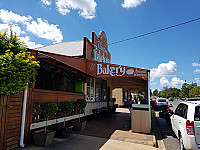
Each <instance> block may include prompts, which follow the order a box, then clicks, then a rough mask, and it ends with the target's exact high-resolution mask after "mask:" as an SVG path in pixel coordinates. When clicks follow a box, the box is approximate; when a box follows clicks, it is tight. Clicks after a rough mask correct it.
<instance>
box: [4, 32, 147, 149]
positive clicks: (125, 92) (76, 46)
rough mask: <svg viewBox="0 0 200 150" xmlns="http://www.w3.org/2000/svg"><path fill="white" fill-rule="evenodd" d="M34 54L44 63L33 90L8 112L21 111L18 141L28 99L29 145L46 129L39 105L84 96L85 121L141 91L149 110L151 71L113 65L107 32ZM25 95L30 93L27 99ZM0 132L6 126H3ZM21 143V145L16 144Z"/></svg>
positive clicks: (26, 130)
mask: <svg viewBox="0 0 200 150" xmlns="http://www.w3.org/2000/svg"><path fill="white" fill-rule="evenodd" d="M30 51H31V55H33V56H35V57H36V59H37V60H38V61H39V62H40V68H39V69H38V70H37V73H38V75H37V76H36V81H35V83H34V87H33V88H32V89H28V91H27V92H23V93H22V94H19V95H18V96H15V100H16V97H17V98H18V103H17V105H16V106H15V104H14V102H13V101H14V98H13V97H10V98H9V101H8V103H9V104H11V105H12V106H13V107H12V108H11V109H10V110H9V111H10V112H13V111H14V110H15V109H17V108H20V111H19V113H18V114H19V116H18V119H17V120H15V122H16V125H15V127H13V128H12V131H13V132H16V133H15V136H16V140H17V139H19V137H20V134H21V133H20V130H21V120H22V118H23V117H22V112H23V109H24V106H23V102H24V100H25V99H24V98H25V97H27V99H26V101H27V103H26V114H25V128H24V138H25V143H28V142H29V141H30V133H31V131H32V130H35V129H39V128H42V127H44V126H45V124H46V123H45V121H44V118H42V116H41V111H40V106H41V104H42V103H43V102H46V101H53V102H57V103H60V102H63V101H70V102H75V101H76V100H77V99H80V98H84V99H86V100H87V106H86V108H85V110H84V113H82V114H81V117H84V116H88V115H92V114H93V112H94V111H93V110H94V109H101V108H102V107H104V108H111V107H113V100H112V98H117V97H119V98H117V99H118V101H119V103H120V105H124V104H125V102H127V101H129V100H130V98H131V97H133V96H132V95H133V93H135V91H142V92H143V93H144V101H145V103H146V105H147V106H145V107H149V74H150V72H149V70H147V69H142V68H135V67H130V66H123V65H118V64H112V63H111V54H110V52H109V51H108V44H107V37H106V34H105V32H104V31H101V32H100V33H99V35H96V34H95V33H94V32H92V38H91V39H88V38H87V37H84V38H83V40H80V41H70V42H61V43H55V44H52V45H48V46H44V47H40V48H37V49H30ZM116 89H117V90H116ZM26 93H27V95H25V94H26ZM116 95H118V96H116ZM12 100H13V101H12ZM136 105H138V104H136ZM140 107H142V106H140ZM74 111H76V110H74ZM10 112H7V115H8V116H12V115H14V114H13V113H10ZM15 116H16V114H15ZM78 116H79V115H77V114H76V113H74V114H73V115H71V116H68V117H66V118H65V119H66V120H72V119H76V118H78ZM148 117H149V116H148ZM0 119H1V118H0ZM63 121H64V117H63V116H55V117H54V118H51V119H50V120H49V121H48V125H53V124H57V123H61V122H63ZM9 124H10V125H11V122H10V121H8V122H7V126H9ZM0 128H6V127H5V126H4V127H3V126H0ZM5 130H6V131H7V132H6V133H5V137H4V141H3V139H1V140H0V141H1V143H4V145H7V147H9V142H7V143H5V140H6V141H9V140H10V138H11V131H9V129H5ZM2 134H3V133H2ZM12 138H13V137H12ZM16 140H15V141H16ZM13 141H14V140H12V142H13ZM17 142H19V141H18V140H17ZM17 142H15V145H18V144H19V143H17ZM13 145H14V144H13Z"/></svg>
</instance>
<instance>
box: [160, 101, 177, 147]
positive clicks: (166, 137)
mask: <svg viewBox="0 0 200 150" xmlns="http://www.w3.org/2000/svg"><path fill="white" fill-rule="evenodd" d="M170 103H172V105H173V107H170V108H171V109H172V110H173V111H174V110H175V109H176V107H177V105H178V104H179V103H180V101H174V102H170ZM158 125H159V128H160V131H161V135H162V138H163V141H164V144H165V147H166V149H167V150H177V149H180V148H179V141H178V139H177V138H174V137H172V129H171V126H169V125H167V123H166V121H165V119H163V118H158Z"/></svg>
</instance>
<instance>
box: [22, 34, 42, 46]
mask: <svg viewBox="0 0 200 150" xmlns="http://www.w3.org/2000/svg"><path fill="white" fill-rule="evenodd" d="M19 38H20V39H21V41H23V42H24V43H25V45H27V46H28V48H37V47H41V46H43V45H41V44H36V43H35V42H31V41H30V38H29V37H28V36H26V37H19Z"/></svg>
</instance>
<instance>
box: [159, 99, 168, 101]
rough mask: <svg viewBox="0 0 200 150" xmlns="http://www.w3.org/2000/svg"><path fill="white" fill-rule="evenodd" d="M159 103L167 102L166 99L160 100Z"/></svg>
mask: <svg viewBox="0 0 200 150" xmlns="http://www.w3.org/2000/svg"><path fill="white" fill-rule="evenodd" d="M158 102H166V99H158Z"/></svg>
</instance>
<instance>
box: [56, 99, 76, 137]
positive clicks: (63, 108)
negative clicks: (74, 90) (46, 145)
mask: <svg viewBox="0 0 200 150" xmlns="http://www.w3.org/2000/svg"><path fill="white" fill-rule="evenodd" d="M59 109H60V112H62V113H64V114H65V118H64V123H63V125H62V124H59V125H58V126H56V128H55V129H56V135H55V136H56V137H60V138H67V137H69V136H70V133H71V132H72V127H73V126H70V127H67V126H66V123H65V120H66V116H67V115H68V114H70V113H71V112H72V110H73V104H72V102H67V101H65V102H61V103H60V106H59Z"/></svg>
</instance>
